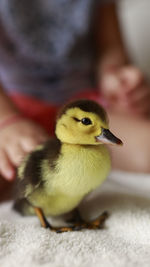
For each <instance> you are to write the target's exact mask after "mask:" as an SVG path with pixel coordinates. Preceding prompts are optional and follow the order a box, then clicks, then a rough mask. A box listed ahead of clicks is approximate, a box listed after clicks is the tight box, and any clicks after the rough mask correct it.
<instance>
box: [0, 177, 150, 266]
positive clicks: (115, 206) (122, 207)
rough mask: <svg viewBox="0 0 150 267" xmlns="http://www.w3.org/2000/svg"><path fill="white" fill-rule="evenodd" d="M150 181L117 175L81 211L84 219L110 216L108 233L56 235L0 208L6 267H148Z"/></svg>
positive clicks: (0, 252)
mask: <svg viewBox="0 0 150 267" xmlns="http://www.w3.org/2000/svg"><path fill="white" fill-rule="evenodd" d="M149 197H150V175H142V174H138V175H136V174H130V173H123V172H113V173H112V174H111V175H110V177H109V179H108V180H107V182H106V183H105V184H103V186H101V188H99V189H98V190H97V192H96V193H94V194H92V195H91V196H90V197H89V198H88V199H87V200H86V201H84V203H83V204H82V205H81V211H82V214H83V215H84V216H85V217H86V218H89V217H91V218H92V217H93V218H94V217H95V216H97V215H98V214H100V213H101V212H102V211H104V210H108V211H109V212H110V217H109V218H108V220H107V223H106V228H105V229H104V230H96V231H89V230H83V231H82V232H70V233H63V234H56V233H53V232H50V231H49V230H48V229H43V228H42V227H41V226H40V224H39V221H38V219H37V218H36V217H25V218H24V217H21V216H20V215H18V214H17V213H15V212H14V211H12V210H11V205H12V203H11V202H9V203H4V204H2V205H1V206H0V266H2V267H20V266H21V267H38V266H44V267H52V266H53V267H70V266H71V267H101V266H102V267H114V266H115V267H134V266H136V267H141V266H144V267H149V266H150V199H149Z"/></svg>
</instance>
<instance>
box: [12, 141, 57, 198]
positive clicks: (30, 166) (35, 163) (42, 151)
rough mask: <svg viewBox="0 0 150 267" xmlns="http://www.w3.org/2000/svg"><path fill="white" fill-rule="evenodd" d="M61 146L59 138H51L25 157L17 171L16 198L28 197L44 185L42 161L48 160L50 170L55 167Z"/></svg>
mask: <svg viewBox="0 0 150 267" xmlns="http://www.w3.org/2000/svg"><path fill="white" fill-rule="evenodd" d="M60 148H61V142H60V141H59V140H58V139H57V138H51V139H49V140H48V141H47V142H46V143H44V145H41V146H39V147H37V149H36V150H35V151H33V152H32V153H31V154H29V156H27V157H26V158H25V160H24V161H23V163H22V164H21V166H20V167H19V168H18V172H17V179H16V186H15V187H16V190H15V191H16V192H15V198H16V199H18V198H24V197H25V198H27V197H28V195H30V194H32V192H33V191H35V189H37V188H38V187H40V186H42V184H43V183H44V180H43V177H42V163H43V161H44V160H48V162H49V168H50V170H52V169H54V168H55V162H56V160H57V158H58V156H59V154H60Z"/></svg>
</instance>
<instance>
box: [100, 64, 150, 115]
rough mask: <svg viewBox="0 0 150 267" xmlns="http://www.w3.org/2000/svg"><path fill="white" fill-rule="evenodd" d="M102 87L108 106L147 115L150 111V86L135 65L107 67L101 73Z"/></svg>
mask: <svg viewBox="0 0 150 267" xmlns="http://www.w3.org/2000/svg"><path fill="white" fill-rule="evenodd" d="M99 84H100V89H101V92H102V94H103V95H104V98H105V100H106V101H107V103H108V107H110V108H111V109H114V110H119V111H123V112H128V113H134V114H139V115H147V114H148V113H149V111H150V86H148V84H147V83H146V81H145V79H144V77H143V74H142V73H141V71H140V70H139V69H138V68H136V67H134V66H122V67H117V68H112V69H111V68H110V69H106V70H105V71H103V72H102V73H101V79H100V83H99Z"/></svg>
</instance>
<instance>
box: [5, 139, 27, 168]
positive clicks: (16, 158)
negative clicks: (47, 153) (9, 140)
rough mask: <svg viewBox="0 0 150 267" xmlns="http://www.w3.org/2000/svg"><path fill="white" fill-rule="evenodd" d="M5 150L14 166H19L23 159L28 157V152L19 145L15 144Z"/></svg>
mask: <svg viewBox="0 0 150 267" xmlns="http://www.w3.org/2000/svg"><path fill="white" fill-rule="evenodd" d="M5 149H6V152H7V154H8V157H9V159H10V160H11V162H12V163H13V164H14V166H16V167H17V166H19V164H20V163H21V161H22V159H23V158H24V156H25V155H26V152H25V151H24V150H23V148H22V147H21V146H20V145H19V144H14V145H12V146H7V147H6V148H5Z"/></svg>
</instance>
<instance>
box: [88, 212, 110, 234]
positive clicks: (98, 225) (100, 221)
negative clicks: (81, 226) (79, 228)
mask: <svg viewBox="0 0 150 267" xmlns="http://www.w3.org/2000/svg"><path fill="white" fill-rule="evenodd" d="M108 217H109V213H108V212H107V211H104V212H103V213H102V214H101V215H100V216H99V217H98V218H97V219H95V220H93V221H91V222H88V223H87V228H88V229H91V230H92V229H93V230H94V229H103V228H104V224H105V221H106V220H107V218H108Z"/></svg>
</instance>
